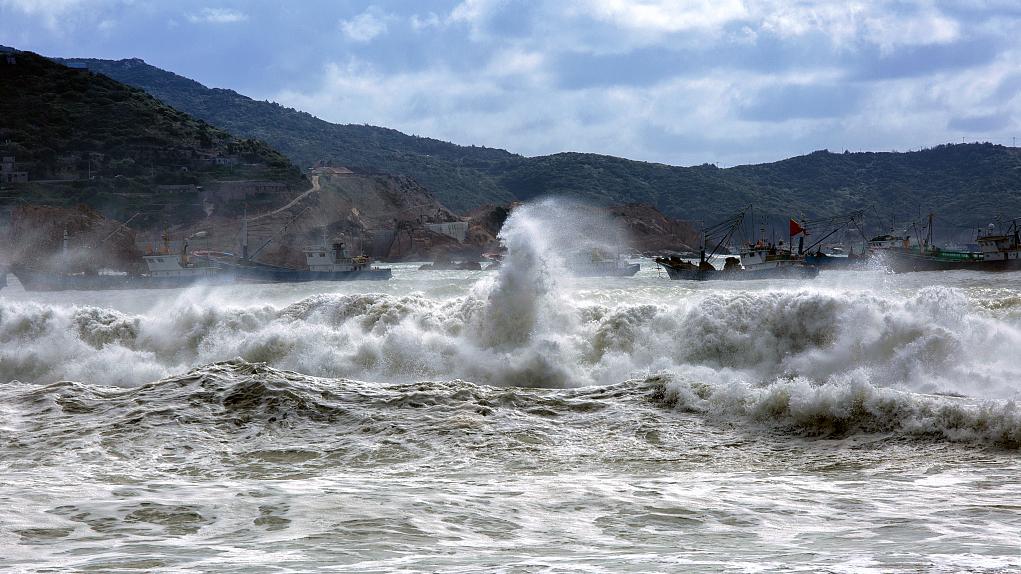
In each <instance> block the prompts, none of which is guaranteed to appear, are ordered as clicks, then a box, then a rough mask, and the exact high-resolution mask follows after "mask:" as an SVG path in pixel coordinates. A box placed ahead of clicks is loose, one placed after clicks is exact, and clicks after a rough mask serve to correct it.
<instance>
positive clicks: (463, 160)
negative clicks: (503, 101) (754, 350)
mask: <svg viewBox="0 0 1021 574" xmlns="http://www.w3.org/2000/svg"><path fill="white" fill-rule="evenodd" d="M63 61H65V62H67V61H75V62H82V63H84V64H86V65H87V66H88V67H89V69H91V70H93V71H96V72H99V73H102V74H105V75H108V76H110V77H112V78H114V79H116V80H118V81H121V82H124V83H127V84H130V85H133V86H136V87H139V88H141V89H143V90H145V91H147V92H149V93H150V94H152V95H153V96H155V97H157V98H159V99H160V100H162V101H164V102H166V103H167V104H169V105H171V106H173V107H175V108H177V109H180V110H183V111H186V112H188V113H189V114H192V115H194V116H196V117H198V118H201V119H203V120H205V121H207V122H209V123H211V124H213V125H215V126H218V127H221V128H224V129H227V130H229V131H231V132H233V133H237V134H240V135H243V136H246V137H253V138H259V139H262V140H265V141H266V142H268V143H269V144H270V145H272V146H274V147H275V148H276V149H279V150H280V151H281V152H282V153H284V154H285V155H287V156H288V157H289V158H291V160H292V161H295V162H296V163H298V164H301V165H303V166H310V165H313V164H315V163H316V162H318V161H320V160H325V161H329V162H333V163H334V164H337V165H344V166H349V167H356V168H357V167H361V168H368V169H376V170H380V171H384V172H389V173H395V174H403V175H409V176H411V177H414V178H415V179H416V180H418V181H419V182H421V183H422V184H423V185H425V186H426V187H427V188H428V189H429V190H430V191H432V192H433V193H434V194H435V195H436V196H437V197H438V198H439V199H440V200H441V201H442V202H443V203H444V204H445V205H447V206H448V207H451V208H452V209H456V210H462V211H463V210H467V209H471V208H474V207H477V206H479V205H482V204H487V203H505V202H508V201H512V200H527V199H529V198H532V197H537V196H543V195H550V194H564V195H571V196H575V197H578V198H582V199H585V200H588V201H593V202H596V203H602V204H623V203H631V202H641V203H649V204H652V205H655V206H656V207H657V208H659V209H660V210H661V211H663V212H664V213H665V214H667V215H669V216H672V217H681V218H687V219H691V220H696V219H701V220H706V221H714V220H717V219H721V218H723V217H725V216H726V215H728V214H731V213H733V212H735V211H737V210H739V209H741V208H742V207H744V206H746V205H749V204H754V205H755V209H756V214H758V215H760V216H763V217H766V218H769V219H770V220H773V221H779V220H782V219H783V218H785V217H787V216H791V215H795V216H803V217H808V218H813V217H821V216H828V215H833V214H836V213H841V212H846V211H850V210H853V209H862V208H867V207H872V208H874V210H875V212H877V213H879V214H882V215H883V216H884V217H890V218H897V219H901V220H903V219H905V218H909V217H916V216H917V215H919V214H921V213H925V212H928V211H930V210H932V211H935V212H936V213H937V215H938V217H939V219H940V221H941V222H943V223H944V224H945V225H946V226H948V227H957V228H964V227H968V226H973V225H978V224H983V222H986V223H987V222H988V221H990V220H991V219H993V218H996V217H1000V216H1010V217H1013V216H1019V215H1021V152H1019V150H1018V149H1016V148H1006V147H1003V146H997V145H991V144H966V145H965V144H960V145H941V146H936V147H934V148H931V149H927V150H922V151H917V152H906V153H896V152H864V153H846V152H845V153H830V152H827V151H818V152H813V153H811V154H808V155H805V156H799V157H793V158H790V159H786V160H782V161H777V162H773V163H765V164H758V165H744V166H737V167H732V168H727V169H718V168H716V167H715V166H713V165H709V164H704V165H701V166H693V167H678V166H670V165H664V164H657V163H648V162H641V161H634V160H628V159H623V158H617V157H612V156H604V155H597V154H585V153H558V154H553V155H548V156H539V157H524V156H521V155H517V154H513V153H510V152H507V151H504V150H499V149H492V148H484V147H473V146H460V145H456V144H452V143H448V142H443V141H439V140H435V139H430V138H423V137H417V136H409V135H406V134H403V133H401V132H398V131H396V130H392V129H388V128H380V127H374V126H363V125H340V124H332V123H329V122H326V121H323V120H320V119H317V118H315V117H313V116H312V115H310V114H308V113H305V112H301V111H297V110H293V109H290V108H286V107H283V106H280V105H279V104H275V103H270V102H260V101H256V100H252V99H251V98H248V97H246V96H243V95H241V94H238V93H236V92H234V91H232V90H224V89H212V88H207V87H205V86H203V85H202V84H200V83H198V82H195V81H193V80H189V79H187V78H184V77H182V76H179V75H177V74H173V73H171V72H167V71H164V70H161V69H159V68H156V67H154V66H150V65H148V64H146V63H145V62H144V61H142V60H139V59H129V60H119V61H112V60H96V59H75V60H63Z"/></svg>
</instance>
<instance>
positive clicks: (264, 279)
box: [233, 266, 393, 283]
mask: <svg viewBox="0 0 1021 574" xmlns="http://www.w3.org/2000/svg"><path fill="white" fill-rule="evenodd" d="M233 271H234V273H235V275H236V276H237V279H238V281H245V282H249V283H306V282H309V281H386V280H388V279H390V277H391V276H392V275H393V273H392V272H391V270H390V269H356V270H353V271H302V270H299V269H287V268H284V267H262V266H258V267H236V268H235V269H234V270H233Z"/></svg>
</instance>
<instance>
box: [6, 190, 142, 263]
mask: <svg viewBox="0 0 1021 574" xmlns="http://www.w3.org/2000/svg"><path fill="white" fill-rule="evenodd" d="M65 231H66V232H67V236H68V241H67V250H66V251H65V250H64V247H63V240H64V232H65ZM9 233H10V237H9V239H8V245H9V249H7V250H5V255H6V258H7V261H6V262H5V263H7V264H9V265H25V266H28V267H34V268H47V269H53V270H57V271H67V272H74V273H78V272H86V273H94V272H96V271H99V270H101V269H110V270H115V271H129V272H137V271H139V270H140V266H141V264H142V261H141V259H140V255H141V253H140V251H139V249H138V248H137V247H136V245H135V232H134V231H132V230H131V229H129V228H128V227H126V226H125V225H123V224H122V223H121V222H119V221H113V220H110V219H107V218H105V217H103V216H102V215H101V214H100V213H99V212H98V211H96V210H94V209H92V208H90V207H87V206H84V205H81V206H78V207H76V208H72V209H67V208H62V207H48V206H39V205H21V206H18V207H16V208H14V209H13V211H12V213H11V226H10V230H9Z"/></svg>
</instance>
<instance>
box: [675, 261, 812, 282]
mask: <svg viewBox="0 0 1021 574" xmlns="http://www.w3.org/2000/svg"><path fill="white" fill-rule="evenodd" d="M659 265H660V266H661V267H663V269H666V272H667V275H669V276H670V278H671V279H674V280H679V281H750V280H757V279H811V278H813V277H815V276H816V275H818V274H819V268H818V267H811V266H808V265H784V266H779V267H771V268H769V269H755V270H749V269H729V270H722V271H721V270H719V269H689V268H684V269H679V268H676V267H673V266H671V265H669V264H667V263H659Z"/></svg>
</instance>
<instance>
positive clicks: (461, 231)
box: [425, 221, 468, 243]
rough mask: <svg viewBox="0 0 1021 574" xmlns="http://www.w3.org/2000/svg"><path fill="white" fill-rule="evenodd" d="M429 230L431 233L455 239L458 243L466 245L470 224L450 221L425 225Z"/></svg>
mask: <svg viewBox="0 0 1021 574" xmlns="http://www.w3.org/2000/svg"><path fill="white" fill-rule="evenodd" d="M425 226H426V227H428V228H429V231H432V232H435V233H440V234H442V235H446V236H447V237H453V238H454V239H456V240H457V242H458V243H464V238H465V237H467V236H468V222H467V221H449V222H447V223H427V224H426V225H425Z"/></svg>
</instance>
